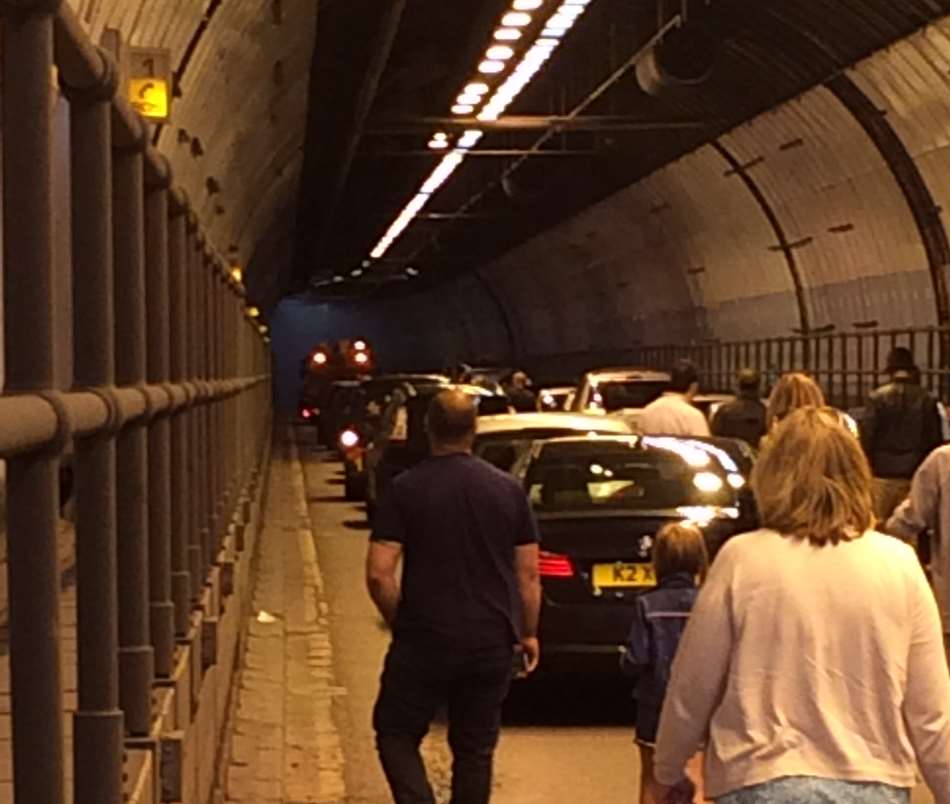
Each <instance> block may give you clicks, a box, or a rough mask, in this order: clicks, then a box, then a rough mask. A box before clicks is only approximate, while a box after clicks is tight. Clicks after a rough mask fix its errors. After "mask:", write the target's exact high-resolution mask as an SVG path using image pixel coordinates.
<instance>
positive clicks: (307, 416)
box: [300, 408, 310, 419]
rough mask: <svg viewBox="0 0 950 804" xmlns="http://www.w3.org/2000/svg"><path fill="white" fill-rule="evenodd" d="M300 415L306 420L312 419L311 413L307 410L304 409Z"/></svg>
mask: <svg viewBox="0 0 950 804" xmlns="http://www.w3.org/2000/svg"><path fill="white" fill-rule="evenodd" d="M300 415H301V416H303V417H304V418H305V419H309V418H310V411H309V410H307V409H306V408H304V409H303V410H302V411H300Z"/></svg>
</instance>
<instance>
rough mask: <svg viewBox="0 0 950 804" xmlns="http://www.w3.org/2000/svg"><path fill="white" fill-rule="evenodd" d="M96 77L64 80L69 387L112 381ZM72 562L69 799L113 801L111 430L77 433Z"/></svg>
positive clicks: (107, 119)
mask: <svg viewBox="0 0 950 804" xmlns="http://www.w3.org/2000/svg"><path fill="white" fill-rule="evenodd" d="M99 55H100V58H101V59H102V73H101V75H100V77H99V80H98V83H97V85H94V86H90V87H82V88H75V87H66V86H64V92H65V93H66V96H67V98H68V99H69V105H70V136H71V153H70V157H71V170H72V238H73V248H72V254H73V365H74V382H75V385H76V388H77V390H78V389H83V388H90V389H99V390H100V392H102V393H106V394H108V389H111V388H112V387H113V386H114V384H115V360H114V344H115V329H114V328H115V317H114V311H113V281H114V270H113V249H112V123H111V114H112V109H111V103H110V101H111V99H112V97H113V95H114V94H115V90H116V85H117V75H116V69H115V66H114V65H113V63H112V61H111V59H110V58H109V57H108V56H107V55H106V54H105V52H103V51H99ZM75 477H76V570H77V594H76V616H77V643H78V644H77V650H78V686H79V705H78V708H77V710H76V713H75V715H74V716H73V758H74V762H73V764H74V767H75V774H74V781H73V785H74V790H75V794H74V799H75V800H76V801H96V802H102V804H121V802H122V800H123V799H122V738H123V729H124V719H123V715H122V710H120V709H119V666H118V619H117V618H118V570H117V552H116V551H117V546H116V446H115V429H114V428H109V429H107V430H106V431H105V432H103V433H100V434H97V435H95V436H92V437H90V438H84V439H77V441H76V456H75Z"/></svg>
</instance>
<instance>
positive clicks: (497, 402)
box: [365, 385, 511, 516]
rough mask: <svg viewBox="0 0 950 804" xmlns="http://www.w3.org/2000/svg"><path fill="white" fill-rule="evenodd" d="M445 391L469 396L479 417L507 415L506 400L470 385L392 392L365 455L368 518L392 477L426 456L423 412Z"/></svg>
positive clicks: (430, 386) (417, 388) (429, 387)
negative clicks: (455, 390) (448, 390)
mask: <svg viewBox="0 0 950 804" xmlns="http://www.w3.org/2000/svg"><path fill="white" fill-rule="evenodd" d="M447 388H455V389H458V390H460V391H463V392H465V393H466V394H468V395H469V396H471V397H472V398H473V399H474V400H475V402H476V405H477V407H478V415H479V416H493V415H497V414H500V413H510V412H511V409H510V407H509V404H508V398H507V397H505V396H504V395H502V394H496V393H493V392H492V391H488V390H486V389H485V388H479V387H477V386H474V385H429V386H411V387H406V388H402V389H397V390H396V391H394V392H393V396H392V399H391V400H390V402H389V405H388V406H387V407H386V410H385V411H384V412H383V415H382V418H381V420H380V423H379V426H378V428H377V430H376V433H375V434H374V436H373V440H372V443H371V444H370V445H369V448H368V449H367V450H366V455H365V461H366V472H367V484H366V508H367V511H368V512H369V514H370V516H372V515H373V512H374V511H375V509H376V505H377V503H378V501H379V498H380V497H381V496H382V494H383V492H384V491H385V490H386V488H387V487H388V486H389V484H390V483H391V482H392V480H393V478H394V477H396V475H398V474H400V473H402V472H404V471H406V470H407V469H410V468H412V467H413V466H415V465H416V464H418V463H420V462H421V461H423V460H425V459H426V458H428V457H429V439H428V436H427V435H426V429H425V417H426V412H427V411H428V409H429V403H430V402H431V401H432V398H433V397H434V396H435V395H436V394H438V393H440V392H442V391H444V390H446V389H447Z"/></svg>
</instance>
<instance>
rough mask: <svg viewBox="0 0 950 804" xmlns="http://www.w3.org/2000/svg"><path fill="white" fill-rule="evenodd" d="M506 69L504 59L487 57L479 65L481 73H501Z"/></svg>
mask: <svg viewBox="0 0 950 804" xmlns="http://www.w3.org/2000/svg"><path fill="white" fill-rule="evenodd" d="M504 69H505V63H504V62H503V61H492V60H491V59H486V60H485V61H483V62H482V63H481V64H479V65H478V71H479V72H480V73H485V74H486V75H492V74H493V73H500V72H502V71H503V70H504Z"/></svg>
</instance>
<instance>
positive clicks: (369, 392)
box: [335, 374, 448, 501]
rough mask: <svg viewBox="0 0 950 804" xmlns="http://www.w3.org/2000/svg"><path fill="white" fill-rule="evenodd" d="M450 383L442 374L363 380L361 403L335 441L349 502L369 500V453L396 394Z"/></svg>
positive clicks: (352, 409)
mask: <svg viewBox="0 0 950 804" xmlns="http://www.w3.org/2000/svg"><path fill="white" fill-rule="evenodd" d="M447 383H448V379H447V378H446V377H444V376H442V375H439V374H385V375H382V376H380V377H373V378H372V379H368V380H364V381H363V383H362V384H361V385H360V388H359V400H358V403H357V404H355V405H353V406H352V408H351V409H350V410H349V411H348V412H347V415H346V417H345V418H344V419H343V420H342V421H341V424H340V427H339V432H338V433H337V434H336V439H335V446H336V449H337V451H338V452H339V454H340V458H341V460H342V461H343V470H344V472H345V476H346V481H345V483H346V485H345V496H346V499H347V500H354V501H355V500H362V499H365V497H366V485H367V472H366V450H367V449H368V447H369V445H370V444H371V443H372V441H373V438H374V437H375V434H376V431H377V429H378V427H379V426H380V424H381V422H382V420H383V412H384V411H385V410H386V407H387V406H388V405H389V403H390V401H391V400H392V397H393V394H394V393H395V392H396V391H397V390H400V391H402V392H403V393H412V391H411V389H419V388H434V387H439V386H442V385H445V384H447Z"/></svg>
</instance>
